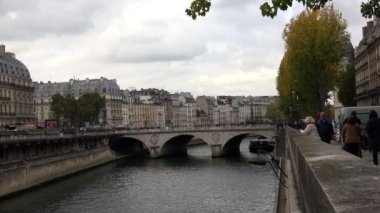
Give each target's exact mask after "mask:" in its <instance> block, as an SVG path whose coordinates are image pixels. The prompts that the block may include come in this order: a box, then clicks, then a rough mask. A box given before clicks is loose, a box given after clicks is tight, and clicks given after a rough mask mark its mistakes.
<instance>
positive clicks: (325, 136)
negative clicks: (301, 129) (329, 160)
mask: <svg viewBox="0 0 380 213" xmlns="http://www.w3.org/2000/svg"><path fill="white" fill-rule="evenodd" d="M317 128H318V133H319V137H320V138H321V140H322V141H323V142H326V143H330V141H331V139H332V138H333V136H334V127H333V126H332V124H331V122H330V120H328V119H327V116H326V113H325V112H321V113H320V114H319V121H318V124H317Z"/></svg>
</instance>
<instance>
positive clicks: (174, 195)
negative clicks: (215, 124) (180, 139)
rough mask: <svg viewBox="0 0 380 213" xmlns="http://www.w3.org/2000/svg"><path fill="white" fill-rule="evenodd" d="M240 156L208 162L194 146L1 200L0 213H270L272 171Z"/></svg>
mask: <svg viewBox="0 0 380 213" xmlns="http://www.w3.org/2000/svg"><path fill="white" fill-rule="evenodd" d="M240 150H241V156H239V157H222V158H211V151H210V149H209V148H208V146H206V145H197V146H191V147H189V148H188V156H186V157H175V158H160V159H123V160H120V161H117V162H113V163H109V164H106V165H103V166H100V167H97V168H94V169H91V170H88V171H85V172H81V173H79V174H75V175H72V176H69V177H66V178H63V179H60V180H57V181H53V182H51V183H48V184H44V185H43V186H41V187H37V188H34V189H32V190H28V191H25V192H22V193H19V194H17V195H15V196H12V197H10V198H6V199H3V200H0V212H1V213H8V212H9V213H44V212H59V213H66V212H67V213H76V212H85V213H87V212H88V213H103V212H104V213H113V212H115V213H119V212H120V213H122V212H123V213H124V212H157V213H168V212H189V213H195V212H202V213H207V212H220V213H221V212H226V213H233V212H239V213H240V212H244V213H245V212H273V206H274V201H275V195H276V188H277V183H278V181H277V179H276V177H275V175H274V172H273V171H272V168H271V167H270V165H266V166H255V165H252V164H249V163H247V159H248V158H249V157H251V156H252V154H251V153H249V151H248V141H244V142H243V143H242V144H241V146H240ZM0 184H1V183H0Z"/></svg>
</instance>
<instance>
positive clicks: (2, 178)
mask: <svg viewBox="0 0 380 213" xmlns="http://www.w3.org/2000/svg"><path fill="white" fill-rule="evenodd" d="M116 159H118V158H117V157H116V155H114V154H113V153H112V151H111V150H110V149H109V148H108V147H101V148H98V149H93V150H87V151H82V152H75V153H69V154H63V155H58V156H51V157H44V158H37V159H32V160H26V159H23V160H20V161H15V162H12V163H9V164H5V165H2V166H1V167H0V182H1V187H0V197H3V196H6V195H10V194H13V193H15V192H19V191H22V190H25V189H29V188H31V187H34V186H37V185H39V184H42V183H46V182H48V181H52V180H54V179H57V178H60V177H63V176H66V175H70V174H74V173H76V172H80V171H83V170H86V169H89V168H92V167H95V166H98V165H101V164H104V163H107V162H110V161H114V160H116Z"/></svg>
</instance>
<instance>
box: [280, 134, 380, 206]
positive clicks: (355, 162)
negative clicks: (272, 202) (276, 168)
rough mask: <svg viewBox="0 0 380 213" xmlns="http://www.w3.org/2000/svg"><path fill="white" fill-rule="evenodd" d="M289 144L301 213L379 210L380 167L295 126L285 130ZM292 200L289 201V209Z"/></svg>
mask: <svg viewBox="0 0 380 213" xmlns="http://www.w3.org/2000/svg"><path fill="white" fill-rule="evenodd" d="M286 143H287V153H286V154H287V158H288V160H289V161H290V164H291V171H290V170H288V173H290V172H291V173H292V175H291V176H294V180H295V187H296V192H297V193H298V203H299V204H300V205H299V207H300V209H301V211H302V212H367V213H368V212H379V209H380V170H379V168H378V167H376V166H374V165H372V164H371V163H369V162H367V161H365V160H363V159H360V158H358V157H356V156H354V155H351V154H350V153H347V152H345V151H343V150H342V149H341V148H339V147H336V146H333V145H330V144H327V143H324V142H322V141H320V140H318V139H312V138H311V137H309V136H302V135H300V134H299V133H298V132H297V131H296V130H294V129H290V128H288V129H287V130H286ZM290 182H292V181H291V180H288V184H290ZM290 185H291V184H290ZM289 191H292V190H288V193H289ZM286 197H288V199H289V198H291V197H292V196H290V195H289V194H288V195H286ZM292 203H293V204H294V203H296V202H294V201H291V200H289V201H288V204H287V207H288V212H292V210H291V209H292V208H291V207H289V205H291V204H292ZM296 211H299V209H296Z"/></svg>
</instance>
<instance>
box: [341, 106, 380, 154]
mask: <svg viewBox="0 0 380 213" xmlns="http://www.w3.org/2000/svg"><path fill="white" fill-rule="evenodd" d="M371 110H375V111H376V112H377V114H378V115H379V116H380V106H359V107H343V108H341V109H340V113H339V115H338V119H339V125H340V128H342V127H343V122H344V120H345V119H347V118H348V117H350V115H351V113H352V112H353V111H355V112H356V117H358V118H359V119H360V122H361V125H360V129H361V131H362V139H363V143H364V147H365V148H366V146H368V140H367V132H366V129H365V127H366V124H367V122H368V119H369V112H370V111H371Z"/></svg>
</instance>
